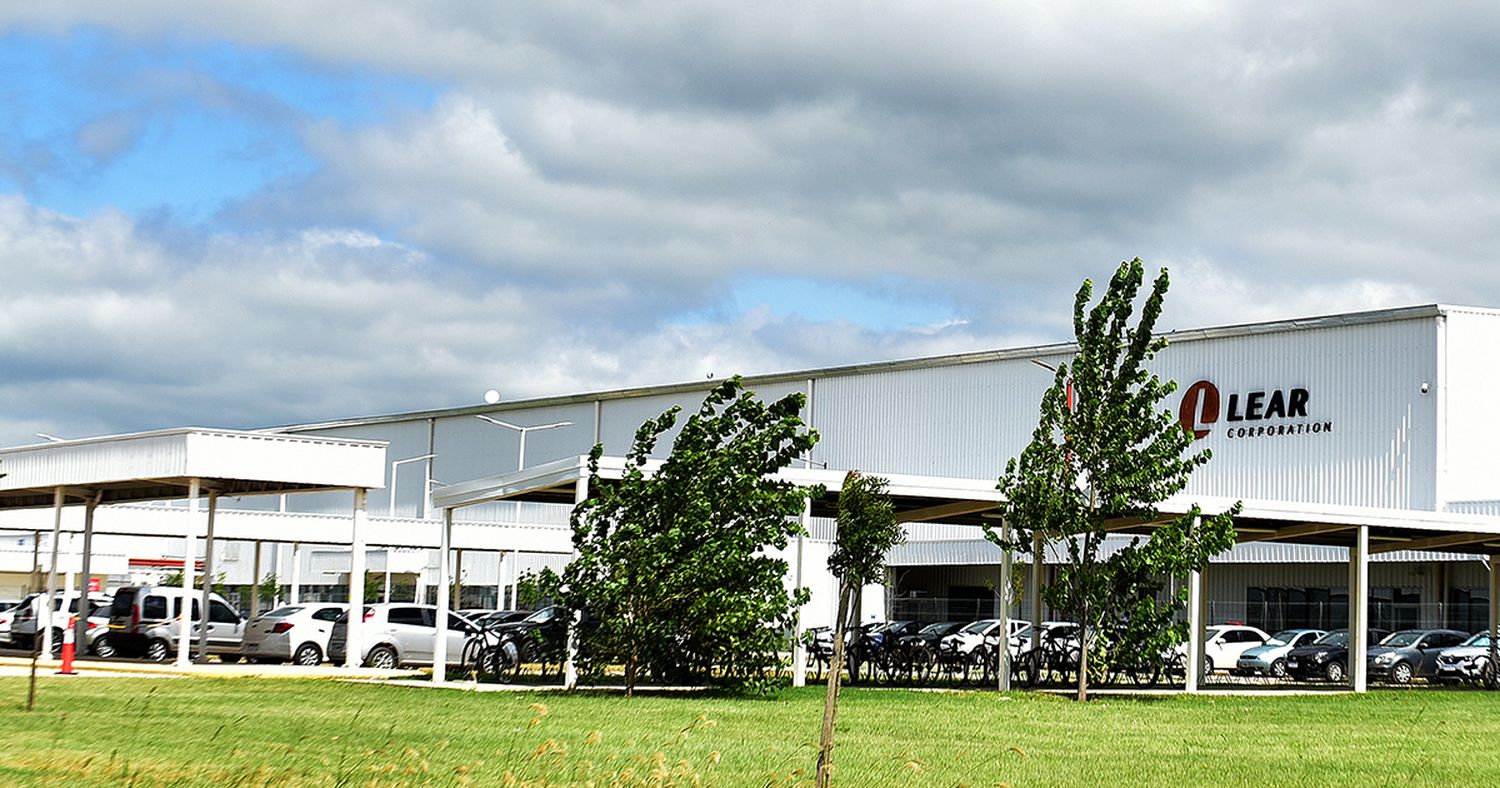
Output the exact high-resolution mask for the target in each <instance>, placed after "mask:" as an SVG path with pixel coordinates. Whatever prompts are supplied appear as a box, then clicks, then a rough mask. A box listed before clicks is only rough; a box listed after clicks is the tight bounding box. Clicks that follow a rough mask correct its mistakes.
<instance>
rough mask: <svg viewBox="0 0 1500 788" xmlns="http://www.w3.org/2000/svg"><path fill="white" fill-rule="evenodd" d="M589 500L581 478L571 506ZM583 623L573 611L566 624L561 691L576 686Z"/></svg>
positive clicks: (580, 615) (586, 484) (585, 479)
mask: <svg viewBox="0 0 1500 788" xmlns="http://www.w3.org/2000/svg"><path fill="white" fill-rule="evenodd" d="M588 499H589V477H587V476H583V477H581V478H579V479H578V482H577V483H576V484H575V485H574V487H573V506H575V507H576V506H578V504H581V503H583V502H584V501H587V500H588ZM577 558H578V549H577V548H574V550H573V555H572V557H571V558H570V559H569V560H570V561H573V560H577ZM582 621H583V611H582V610H575V611H573V617H572V620H571V621H569V622H568V655H567V661H566V662H564V663H563V689H575V688H577V686H578V625H579V624H580V623H582Z"/></svg>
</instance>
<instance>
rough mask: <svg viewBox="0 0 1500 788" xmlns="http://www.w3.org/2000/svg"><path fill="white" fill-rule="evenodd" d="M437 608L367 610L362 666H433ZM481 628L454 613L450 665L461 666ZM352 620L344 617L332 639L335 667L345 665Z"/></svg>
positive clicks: (408, 606) (386, 605) (379, 607)
mask: <svg viewBox="0 0 1500 788" xmlns="http://www.w3.org/2000/svg"><path fill="white" fill-rule="evenodd" d="M436 619H437V608H436V607H434V606H432V605H418V604H412V603H396V602H387V603H378V604H373V605H367V606H365V611H364V619H363V620H364V626H363V627H362V628H361V630H362V634H361V639H362V640H363V641H364V648H363V651H364V654H363V655H361V658H360V660H359V662H360V664H362V665H365V666H367V667H371V668H382V669H391V668H397V667H400V666H402V665H408V664H411V665H422V664H432V659H433V653H432V645H433V644H432V641H433V635H435V634H437V628H436V627H434V626H433V622H434V621H435V620H436ZM479 631H480V628H479V627H478V626H477V625H475V624H474V622H472V621H470V620H468V619H466V618H464V617H463V616H460V615H458V614H457V613H452V612H450V613H449V614H448V626H447V629H446V635H447V640H448V659H447V664H449V665H459V664H461V663H462V660H463V653H464V643H465V642H467V641H468V639H469V638H470V637H471V636H473V635H474V634H476V633H478V632H479ZM348 638H349V619H348V616H340V617H339V621H337V622H335V623H334V625H333V634H332V635H330V636H329V638H328V657H329V659H330V660H332V662H333V664H335V665H342V664H343V663H344V657H345V653H346V651H347V648H348Z"/></svg>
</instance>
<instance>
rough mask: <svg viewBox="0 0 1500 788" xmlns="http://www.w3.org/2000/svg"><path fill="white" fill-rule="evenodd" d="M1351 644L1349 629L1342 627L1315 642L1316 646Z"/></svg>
mask: <svg viewBox="0 0 1500 788" xmlns="http://www.w3.org/2000/svg"><path fill="white" fill-rule="evenodd" d="M1348 644H1349V631H1348V630H1346V629H1340V630H1336V631H1333V632H1329V633H1328V634H1326V635H1324V636H1323V637H1320V638H1318V639H1317V640H1316V641H1314V642H1313V645H1315V646H1346V645H1348Z"/></svg>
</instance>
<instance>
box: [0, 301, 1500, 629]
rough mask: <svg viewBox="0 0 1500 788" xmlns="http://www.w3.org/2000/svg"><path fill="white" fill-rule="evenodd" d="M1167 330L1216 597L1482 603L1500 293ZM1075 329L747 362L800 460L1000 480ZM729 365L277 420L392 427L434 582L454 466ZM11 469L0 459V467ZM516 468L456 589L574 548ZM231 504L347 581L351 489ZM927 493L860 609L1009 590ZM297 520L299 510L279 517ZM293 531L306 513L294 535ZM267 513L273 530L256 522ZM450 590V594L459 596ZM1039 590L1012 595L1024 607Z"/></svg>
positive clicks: (949, 607) (1293, 620) (401, 505)
mask: <svg viewBox="0 0 1500 788" xmlns="http://www.w3.org/2000/svg"><path fill="white" fill-rule="evenodd" d="M1169 338H1170V345H1169V347H1168V348H1167V349H1166V350H1165V351H1163V352H1162V353H1161V354H1160V355H1158V357H1157V358H1156V359H1155V361H1154V362H1153V364H1152V369H1153V371H1154V372H1155V373H1157V374H1158V375H1160V376H1162V377H1164V378H1171V379H1173V380H1175V381H1177V382H1178V384H1179V387H1178V390H1177V392H1176V394H1174V395H1173V397H1172V399H1171V401H1169V402H1166V403H1164V405H1165V407H1168V408H1171V409H1172V410H1173V412H1174V413H1177V414H1178V415H1179V417H1180V419H1181V421H1182V423H1183V425H1184V426H1185V427H1186V428H1187V429H1189V430H1190V431H1192V432H1194V434H1195V435H1196V436H1197V440H1198V444H1197V445H1200V446H1204V447H1207V448H1209V449H1211V450H1212V452H1213V459H1212V461H1211V462H1210V463H1209V464H1207V465H1206V466H1204V467H1203V468H1201V469H1200V470H1198V472H1197V473H1196V474H1195V475H1194V476H1193V478H1192V481H1191V483H1190V484H1189V486H1188V488H1187V490H1186V491H1184V492H1183V493H1182V494H1181V495H1179V496H1177V497H1176V498H1174V499H1173V501H1172V502H1169V504H1168V505H1167V506H1166V507H1164V511H1168V512H1171V511H1181V510H1185V507H1186V505H1188V504H1190V503H1192V502H1201V503H1202V504H1203V506H1204V508H1205V510H1209V511H1213V510H1219V509H1223V508H1227V507H1228V506H1229V505H1231V504H1232V503H1233V502H1235V501H1243V502H1244V503H1245V506H1246V510H1245V516H1244V517H1243V518H1242V519H1241V525H1240V540H1241V544H1239V545H1238V546H1237V547H1236V548H1235V549H1234V550H1232V551H1231V552H1230V553H1228V554H1226V555H1224V556H1221V557H1220V558H1219V559H1217V560H1216V561H1215V563H1214V565H1213V567H1212V569H1211V570H1210V571H1209V572H1207V573H1205V577H1203V578H1202V584H1203V585H1202V588H1201V595H1202V601H1203V603H1204V607H1205V608H1206V611H1207V612H1206V615H1207V617H1208V619H1209V620H1210V621H1219V620H1237V621H1244V622H1247V623H1251V624H1257V625H1260V626H1263V627H1266V628H1276V627H1281V626H1297V625H1319V626H1343V625H1346V622H1348V621H1350V620H1351V617H1350V609H1349V607H1350V606H1349V600H1350V591H1351V586H1353V587H1354V590H1355V591H1356V596H1357V597H1364V598H1367V599H1368V600H1369V601H1370V606H1369V615H1370V616H1371V618H1370V620H1369V621H1368V622H1367V623H1368V625H1370V626H1377V625H1378V626H1383V627H1386V628H1394V627H1399V626H1407V625H1419V624H1420V625H1448V626H1454V627H1457V628H1461V629H1466V630H1473V629H1477V628H1479V627H1482V626H1485V625H1486V624H1487V623H1488V621H1489V616H1490V615H1491V608H1492V599H1493V597H1494V596H1495V594H1494V593H1493V591H1492V589H1493V583H1494V578H1495V575H1494V573H1493V572H1491V570H1490V564H1489V561H1490V556H1491V555H1493V554H1494V553H1496V552H1500V480H1497V477H1496V475H1495V472H1494V470H1493V467H1494V466H1493V464H1492V461H1493V458H1494V456H1495V448H1494V447H1495V446H1497V445H1500V418H1497V417H1496V416H1495V412H1494V408H1493V407H1492V405H1491V403H1490V400H1491V397H1492V392H1493V391H1494V390H1496V388H1497V386H1496V383H1497V382H1500V372H1497V371H1496V368H1495V365H1494V363H1493V348H1495V347H1497V346H1500V311H1497V310H1493V309H1483V308H1470V307H1455V306H1443V305H1426V306H1414V307H1407V308H1400V309H1390V310H1381V311H1373V312H1361V313H1353V314H1342V315H1330V316H1321V317H1314V318H1308V319H1300V320H1288V321H1275V322H1265V323H1255V324H1246V325H1235V326H1223V327H1213V328H1206V329H1199V330H1191V331H1178V332H1173V333H1172V334H1170V335H1169ZM1071 351H1072V348H1071V346H1070V345H1067V344H1054V345H1043V346H1035V347H1023V348H1013V349H1005V350H994V351H986V352H978V353H967V354H959V355H950V356H941V357H932V358H920V359H910V360H896V361H887V362H881V363H873V364H860V365H852V366H844V367H834V368H828V369H819V370H809V371H797V372H787V373H783V374H773V375H760V376H755V377H752V378H748V379H747V381H746V382H747V385H748V387H749V388H750V389H752V390H754V391H755V392H757V394H758V395H759V396H760V397H761V398H762V399H765V400H771V399H775V398H778V397H781V396H783V395H785V394H788V393H791V392H802V393H804V394H806V396H807V399H808V407H807V409H806V411H805V414H804V415H805V418H806V420H807V421H808V423H809V424H810V425H811V426H812V427H813V428H814V429H816V430H817V431H818V433H819V434H820V436H821V439H820V441H819V442H818V444H817V446H816V448H815V449H814V450H813V451H812V453H811V456H809V457H808V458H806V462H805V467H806V468H808V469H811V470H816V469H823V470H828V471H843V470H848V469H858V470H861V471H863V472H866V473H872V474H882V475H893V476H903V477H913V478H916V477H921V478H935V479H956V480H969V481H973V482H979V483H983V484H985V485H988V487H989V488H991V489H992V488H993V482H994V480H995V479H996V477H997V476H998V475H999V474H1000V473H1001V471H1002V470H1003V468H1004V465H1005V462H1006V460H1007V459H1008V458H1010V457H1012V456H1014V455H1016V454H1017V453H1019V452H1020V450H1021V449H1022V448H1023V447H1024V446H1025V444H1026V442H1027V441H1029V440H1030V437H1031V432H1032V429H1033V428H1034V426H1035V423H1036V409H1037V403H1038V402H1039V400H1040V398H1041V395H1042V392H1043V391H1044V390H1045V389H1046V388H1047V386H1049V385H1050V384H1051V382H1052V377H1053V376H1052V373H1051V372H1049V371H1048V368H1049V367H1055V365H1056V364H1058V363H1059V362H1062V361H1066V360H1067V359H1068V358H1069V356H1070V353H1071ZM714 383H715V381H712V380H708V381H696V382H692V383H684V384H675V385H663V386H653V387H645V388H634V389H623V390H614V391H602V392H589V393H577V394H567V395H562V396H554V397H544V398H538V399H532V400H524V401H515V402H498V403H494V404H480V405H475V406H473V407H465V408H450V409H443V410H428V411H413V412H409V413H400V414H394V415H382V416H369V417H358V418H347V419H337V420H330V421H327V422H321V423H314V424H297V425H290V426H280V427H274V428H270V429H268V430H266V432H270V433H275V434H280V435H286V436H305V437H316V438H333V439H357V440H364V441H379V442H384V443H386V444H387V450H386V451H387V453H386V460H385V462H386V463H387V464H388V465H387V472H386V474H385V480H384V481H385V486H384V488H377V489H371V490H369V492H368V496H369V498H368V501H369V511H370V520H371V522H372V524H373V527H374V528H375V530H378V531H381V532H382V533H384V534H386V535H387V536H385V537H374V536H372V537H370V538H369V539H367V543H368V545H370V547H369V552H368V556H367V560H368V566H369V567H370V571H374V572H380V573H384V572H386V571H387V570H388V571H389V572H390V573H391V576H392V580H391V581H390V584H389V585H390V587H392V588H394V589H396V591H395V593H396V594H397V595H398V596H397V598H411V596H412V595H416V596H418V597H428V598H430V597H431V596H433V595H434V594H435V592H436V586H437V584H438V583H439V578H438V576H437V574H438V567H439V564H440V561H439V557H438V556H437V555H436V551H434V550H433V549H432V548H433V547H435V546H436V545H437V544H439V540H438V538H437V533H438V530H439V529H438V528H437V527H436V522H437V521H438V520H440V518H441V516H442V512H441V511H440V509H441V506H440V505H438V504H435V502H434V500H435V498H437V499H442V498H443V497H444V495H445V494H447V495H448V498H449V499H450V500H452V501H459V500H461V499H462V496H461V495H458V494H457V493H452V491H453V490H459V489H475V486H474V485H475V480H487V479H501V480H505V479H511V480H516V479H521V478H523V477H525V475H526V474H525V471H526V470H528V469H534V468H537V467H540V466H543V465H546V464H548V463H564V464H567V463H576V461H577V460H578V458H579V457H581V456H582V455H585V454H586V453H587V452H588V451H589V449H590V448H591V447H592V446H593V445H594V444H596V443H602V444H603V445H604V451H605V454H606V455H623V454H624V453H625V452H626V450H627V449H628V448H629V444H630V441H631V438H632V437H633V435H634V433H635V430H636V428H637V427H639V426H640V424H641V423H642V422H643V421H645V420H646V419H647V418H650V417H653V416H656V415H657V414H659V413H661V412H662V411H664V410H666V409H667V408H669V407H671V406H673V405H681V406H683V407H684V409H687V410H691V409H693V408H695V407H697V405H698V404H700V403H701V401H702V399H703V397H704V396H705V395H706V394H707V392H708V391H709V390H710V389H711V388H712V386H713V385H714ZM669 450H670V442H669V441H663V442H662V444H660V445H659V447H658V451H659V452H661V453H662V454H663V455H664V454H665V453H666V452H667V451H669ZM5 482H6V480H3V479H0V486H3V485H4V484H5ZM506 484H509V482H506V483H505V484H500V485H499V486H500V487H505V486H506ZM465 485H468V486H467V487H465ZM492 486H493V485H492ZM511 486H514V485H511ZM496 489H498V487H497V488H496ZM507 489H509V488H507ZM516 490H517V491H518V492H517V494H516V495H514V496H513V497H514V498H515V499H514V500H501V498H505V497H507V496H509V495H510V493H506V494H505V495H496V496H494V497H493V498H484V499H482V500H481V499H472V500H474V501H479V502H478V503H477V504H475V505H468V504H467V503H465V505H464V507H463V508H462V509H460V510H457V511H456V512H455V517H457V518H458V519H457V521H456V526H455V527H456V528H457V530H456V531H455V532H454V533H455V536H454V539H453V542H452V546H453V547H455V548H458V549H459V550H460V551H461V557H460V556H459V555H455V556H454V558H453V561H454V567H453V569H455V570H456V571H457V573H458V574H459V575H461V576H462V585H463V589H462V595H463V596H462V597H461V603H462V604H464V605H470V604H472V605H476V606H477V605H480V604H484V605H505V604H508V603H510V602H511V601H513V600H514V590H513V588H514V581H515V578H516V577H517V576H518V574H519V573H521V572H524V571H527V570H528V569H537V568H540V567H542V566H552V567H554V568H556V567H561V566H562V565H563V564H565V563H566V560H567V555H568V552H569V550H570V549H571V543H570V538H569V533H568V531H567V528H566V523H567V514H568V511H569V507H568V505H567V504H566V503H565V502H564V503H556V502H554V501H556V500H557V496H552V497H548V496H538V495H525V494H520V493H524V492H527V491H526V490H521V489H520V488H519V487H517V488H516ZM444 491H448V493H445V492H444ZM449 493H451V494H449ZM464 500H468V499H464ZM219 505H220V517H221V518H223V521H225V522H228V521H229V520H232V519H234V518H239V520H240V521H242V522H243V525H242V526H241V527H239V528H238V529H237V530H236V533H238V534H241V535H248V536H250V537H252V538H248V539H246V538H238V537H237V538H235V539H234V541H232V542H231V543H229V544H228V545H227V546H225V545H224V543H222V542H221V543H220V544H221V548H220V549H222V550H223V551H224V552H223V553H222V554H221V555H219V556H217V559H218V560H217V561H216V564H217V565H218V566H220V567H223V571H225V572H226V578H225V580H226V582H227V583H228V584H230V585H241V584H249V583H250V582H251V580H252V578H259V577H264V576H265V575H266V574H268V573H270V574H275V575H276V576H277V578H278V579H279V580H280V582H281V583H282V584H283V585H287V584H289V583H290V582H293V578H295V582H296V583H297V584H298V585H299V586H305V587H306V593H326V594H329V595H331V596H332V597H334V598H339V594H340V593H341V591H340V589H343V588H347V587H348V583H347V579H348V572H349V567H350V559H349V555H348V548H347V547H344V546H338V545H327V546H319V544H320V543H319V542H318V540H317V538H316V533H318V528H316V527H311V525H313V524H316V523H318V522H320V521H321V520H322V519H326V518H334V520H335V521H339V518H346V517H347V514H345V512H347V510H348V506H349V499H348V494H347V493H334V492H315V493H308V494H301V495H287V496H273V497H267V496H253V497H244V498H239V499H235V498H232V497H226V498H225V499H224V500H222V501H221V502H220V504H219ZM969 514H972V512H969ZM186 516H187V515H186V509H185V507H183V506H182V505H181V504H174V503H165V504H128V505H122V506H118V507H104V508H101V510H100V511H99V513H98V517H99V521H100V522H101V523H102V522H105V521H106V520H107V519H108V518H120V519H121V520H127V519H134V520H141V521H143V522H144V521H151V522H153V523H168V522H170V521H171V520H172V518H185V517H186ZM50 518H51V515H50V514H48V513H47V512H45V511H39V510H13V511H4V512H0V528H5V529H12V532H13V533H15V534H16V536H14V537H13V538H11V540H10V541H9V542H7V546H6V549H4V550H0V561H4V562H5V564H4V566H0V573H3V574H0V583H3V584H4V585H5V586H6V588H5V590H6V591H9V592H10V593H14V592H15V591H16V590H20V589H19V586H22V585H26V584H27V582H33V581H29V580H27V578H30V577H31V575H30V574H29V570H30V569H31V567H32V566H34V565H33V564H27V558H26V556H29V555H30V553H31V552H32V551H33V547H34V546H33V544H32V542H31V541H28V540H31V539H34V538H35V536H34V535H35V534H39V533H43V532H45V531H46V530H47V529H48V528H50V527H51V522H50ZM933 518H934V519H932V520H931V521H924V520H925V519H926V518H925V517H920V516H913V518H912V519H911V522H910V524H909V526H908V528H909V534H910V538H909V541H908V543H907V544H905V545H903V546H901V547H898V548H896V550H894V551H893V553H892V555H891V565H892V572H891V582H890V583H889V585H888V587H885V588H872V589H869V590H868V592H867V594H866V598H865V604H864V609H865V613H866V616H867V617H877V618H878V617H880V616H886V615H893V616H900V617H920V618H930V619H934V620H937V619H950V618H961V617H968V616H980V615H984V614H986V613H989V612H992V611H994V609H995V600H996V594H995V589H996V587H997V585H998V581H999V575H998V573H997V566H998V564H999V563H1000V554H999V551H998V549H996V548H995V547H994V546H993V545H991V544H990V543H989V542H987V541H985V540H984V539H983V538H982V535H981V533H980V531H979V529H978V528H977V527H976V525H975V523H976V522H979V520H978V519H976V518H975V517H972V516H970V517H963V518H943V517H941V516H940V513H939V512H937V510H934V514H933ZM287 523H291V524H292V525H291V527H290V529H288V528H286V527H283V526H282V525H274V526H273V524H287ZM257 524H259V525H257ZM166 528H167V531H168V532H171V530H170V528H171V526H166ZM829 528H830V523H829V522H828V521H827V520H826V519H818V518H815V519H814V520H813V521H812V522H811V529H810V530H811V538H810V539H809V540H808V541H807V543H806V544H805V545H804V547H803V549H804V550H805V553H804V575H803V579H804V584H806V585H807V586H809V587H810V588H812V590H813V593H814V597H813V601H812V603H811V604H810V605H809V607H808V608H807V610H806V611H805V615H804V623H805V624H806V625H809V626H810V625H817V624H823V623H827V622H828V621H829V620H830V619H831V617H832V604H833V597H834V595H833V593H832V582H831V580H830V579H829V578H828V577H827V576H826V572H824V571H822V564H821V559H820V558H819V556H826V554H827V539H828V537H829V536H830V531H829ZM64 530H69V527H65V528H64ZM75 530H76V528H75ZM115 530H116V532H118V533H136V531H131V530H130V529H129V528H123V529H115ZM144 530H149V529H144ZM289 533H290V534H299V533H300V534H303V535H304V536H302V537H298V538H296V539H295V540H294V539H293V538H289V537H288V536H287V534H289ZM256 534H264V536H263V538H260V539H259V541H261V542H264V544H263V545H261V546H260V547H257V546H255V541H256V538H255V535H256ZM1120 538H1121V539H1126V538H1129V537H1128V535H1122V536H1121V537H1120ZM43 539H44V540H45V536H44V537H43ZM101 540H102V541H101V542H100V545H99V548H102V550H103V552H105V553H108V554H111V555H113V556H115V557H116V559H119V560H116V559H110V560H115V563H105V564H100V565H99V566H101V567H103V566H109V567H110V569H109V571H108V572H107V577H105V578H104V580H105V582H107V583H110V584H114V583H117V582H123V581H124V580H126V579H127V578H126V577H123V576H122V575H121V573H120V563H121V562H123V564H124V565H125V566H127V567H129V566H132V565H131V564H130V561H132V560H137V559H162V558H168V559H170V558H176V559H178V560H179V561H181V559H182V558H183V555H182V549H183V548H182V544H181V542H180V541H166V540H163V539H161V538H159V537H158V538H149V537H145V536H142V537H129V536H121V535H116V536H110V537H108V538H104V537H101ZM294 541H295V544H294V543H293V542H294ZM339 544H342V545H347V544H348V542H347V541H344V542H342V543H339ZM174 549H175V552H174ZM1351 549H1353V550H1355V554H1357V555H1358V558H1359V559H1360V560H1358V561H1356V560H1355V554H1351ZM41 552H44V551H38V553H39V554H40V553H41ZM64 553H66V550H64ZM257 553H260V554H261V555H260V559H259V561H258V562H257V560H256V558H255V557H254V556H255V555H256V554H257ZM18 556H19V557H18ZM1364 558H1368V574H1367V576H1360V575H1358V573H1357V570H1356V569H1355V568H1354V567H1355V565H1356V564H1358V566H1360V567H1364V566H1365V561H1364V560H1363V559H1364ZM1017 560H1018V561H1021V562H1023V563H1024V562H1026V561H1027V560H1029V559H1028V557H1027V556H1017ZM18 567H19V569H20V570H25V571H18ZM127 571H133V570H127ZM788 582H789V583H790V582H793V580H792V579H791V578H789V580H788ZM452 602H453V604H454V606H455V607H457V606H459V605H460V598H454V599H453V600H452ZM1021 602H1022V604H1018V605H1017V606H1015V607H1014V608H1013V613H1012V614H1014V615H1019V614H1021V613H1022V612H1023V610H1022V608H1023V607H1024V600H1022V601H1021Z"/></svg>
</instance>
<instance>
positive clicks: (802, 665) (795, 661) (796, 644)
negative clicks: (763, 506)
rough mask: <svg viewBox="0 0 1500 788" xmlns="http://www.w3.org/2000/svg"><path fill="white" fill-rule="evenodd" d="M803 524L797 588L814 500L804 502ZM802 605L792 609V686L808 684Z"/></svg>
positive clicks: (799, 537)
mask: <svg viewBox="0 0 1500 788" xmlns="http://www.w3.org/2000/svg"><path fill="white" fill-rule="evenodd" d="M798 520H799V522H800V523H801V524H802V533H799V534H797V568H796V581H797V585H796V588H797V590H801V589H802V582H803V580H802V550H803V540H804V539H806V537H805V536H804V534H806V533H807V532H808V528H809V526H810V525H811V524H812V501H811V500H807V501H803V502H802V514H801V515H799V516H798ZM802 633H803V627H802V605H798V606H797V609H796V610H793V611H792V686H793V687H805V686H807V644H806V643H803V642H802Z"/></svg>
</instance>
